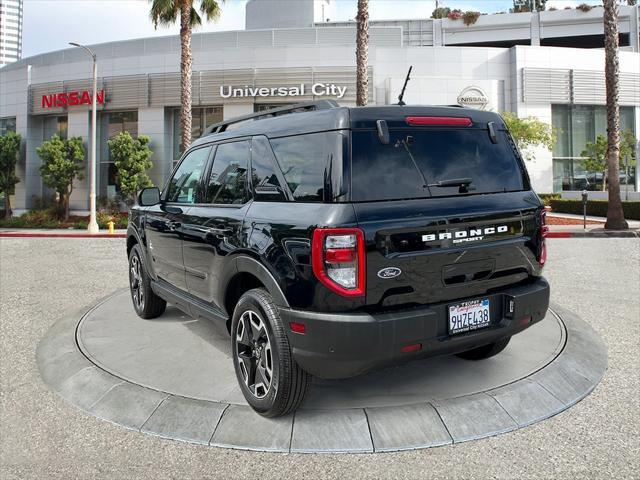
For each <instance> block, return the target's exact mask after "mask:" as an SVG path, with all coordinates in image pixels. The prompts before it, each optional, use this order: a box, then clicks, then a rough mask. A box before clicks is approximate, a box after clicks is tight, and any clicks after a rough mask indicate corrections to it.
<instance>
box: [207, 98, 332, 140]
mask: <svg viewBox="0 0 640 480" xmlns="http://www.w3.org/2000/svg"><path fill="white" fill-rule="evenodd" d="M339 106H340V105H339V104H338V102H336V101H335V100H318V101H315V102H306V103H296V104H294V105H287V106H286V107H280V108H271V109H269V110H264V111H262V112H256V113H251V114H249V115H244V116H242V117H235V118H231V119H229V120H225V121H223V122H219V123H214V124H213V125H210V126H209V127H207V129H206V130H205V131H204V133H203V134H202V136H203V137H204V136H206V135H212V134H214V133H222V132H225V131H226V130H227V129H228V128H229V126H231V125H233V124H236V123H242V122H247V121H255V120H262V119H264V118H270V117H278V116H280V115H287V114H290V113H299V112H309V111H314V110H329V109H332V108H338V107H339Z"/></svg>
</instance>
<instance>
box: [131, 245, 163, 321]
mask: <svg viewBox="0 0 640 480" xmlns="http://www.w3.org/2000/svg"><path fill="white" fill-rule="evenodd" d="M129 290H130V292H131V302H132V303H133V308H134V310H135V311H136V313H137V314H138V316H139V317H141V318H156V317H159V316H160V315H162V314H163V313H164V311H165V309H166V308H167V302H165V301H164V300H163V299H162V298H160V297H159V296H157V295H156V294H155V293H153V290H152V289H151V280H150V279H149V274H148V273H147V270H146V269H145V266H144V262H143V260H142V252H141V250H140V246H139V245H138V244H136V245H134V246H133V248H132V249H131V252H130V253H129Z"/></svg>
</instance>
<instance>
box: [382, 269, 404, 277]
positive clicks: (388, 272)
mask: <svg viewBox="0 0 640 480" xmlns="http://www.w3.org/2000/svg"><path fill="white" fill-rule="evenodd" d="M401 273H402V270H400V269H399V268H397V267H387V268H383V269H382V270H380V271H379V272H378V276H379V277H380V278H395V277H397V276H398V275H400V274H401Z"/></svg>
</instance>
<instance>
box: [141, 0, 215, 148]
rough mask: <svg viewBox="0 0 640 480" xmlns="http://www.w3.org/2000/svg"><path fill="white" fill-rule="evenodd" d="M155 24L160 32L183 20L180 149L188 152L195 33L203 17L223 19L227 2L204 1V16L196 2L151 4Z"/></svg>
mask: <svg viewBox="0 0 640 480" xmlns="http://www.w3.org/2000/svg"><path fill="white" fill-rule="evenodd" d="M149 1H150V2H151V20H152V21H153V24H154V26H155V27H156V28H158V24H160V25H173V24H174V23H175V22H176V20H178V18H180V128H181V133H180V146H181V148H182V150H183V151H184V150H186V149H187V148H188V147H189V144H190V143H191V30H192V28H193V27H196V26H198V25H202V17H201V14H202V15H204V16H205V17H206V18H207V20H217V19H218V18H220V4H221V3H224V1H225V0H200V1H199V2H198V3H199V4H200V13H198V10H196V8H195V7H194V5H193V4H194V3H195V0H149Z"/></svg>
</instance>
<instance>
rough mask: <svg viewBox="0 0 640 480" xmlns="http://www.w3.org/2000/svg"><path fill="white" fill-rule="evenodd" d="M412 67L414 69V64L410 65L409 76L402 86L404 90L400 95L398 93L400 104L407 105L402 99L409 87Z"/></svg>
mask: <svg viewBox="0 0 640 480" xmlns="http://www.w3.org/2000/svg"><path fill="white" fill-rule="evenodd" d="M412 69H413V65H411V66H410V67H409V71H408V72H407V78H405V79H404V86H403V87H402V91H401V92H400V95H398V105H406V103H404V101H403V100H402V97H404V91H405V89H406V88H407V82H409V75H411V70H412Z"/></svg>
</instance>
